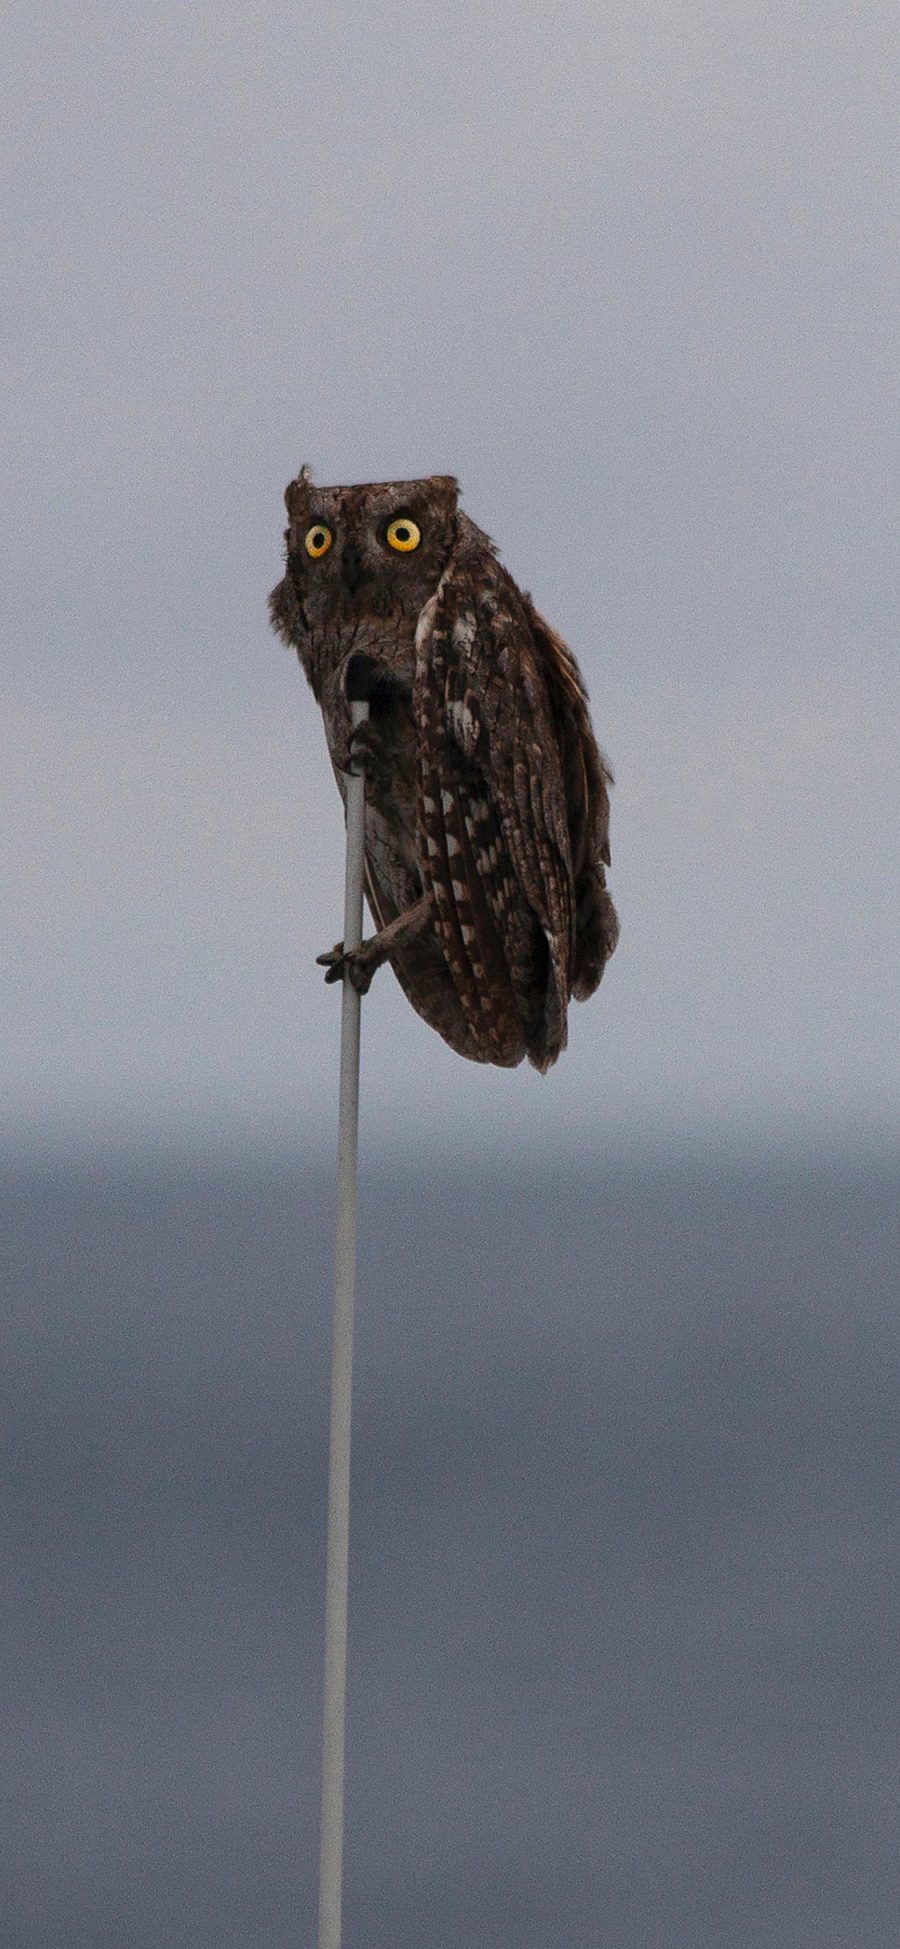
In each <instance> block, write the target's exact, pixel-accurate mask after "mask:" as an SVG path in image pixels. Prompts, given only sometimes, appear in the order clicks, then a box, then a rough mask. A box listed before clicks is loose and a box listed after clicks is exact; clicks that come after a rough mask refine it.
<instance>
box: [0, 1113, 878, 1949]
mask: <svg viewBox="0 0 900 1949" xmlns="http://www.w3.org/2000/svg"><path fill="white" fill-rule="evenodd" d="M331 1136H332V1132H331V1130H329V1131H328V1132H327V1133H323V1142H322V1145H321V1146H320V1150H321V1151H323V1152H324V1151H327V1152H328V1153H329V1154H328V1155H327V1156H325V1155H319V1154H317V1155H315V1156H313V1155H311V1154H310V1152H309V1150H307V1151H306V1152H305V1153H303V1152H302V1151H300V1150H299V1149H298V1150H297V1151H296V1152H295V1153H294V1154H293V1155H290V1156H282V1157H281V1158H280V1159H273V1158H272V1156H271V1155H270V1156H269V1157H268V1158H267V1157H266V1156H265V1155H264V1154H262V1153H261V1152H260V1151H259V1148H258V1147H257V1148H256V1151H255V1154H253V1155H252V1156H245V1157H244V1158H243V1160H242V1159H241V1158H240V1157H239V1156H237V1155H236V1154H232V1155H231V1157H224V1156H223V1155H222V1153H221V1152H220V1153H218V1154H217V1153H215V1152H214V1151H213V1150H212V1149H210V1148H204V1147H203V1146H202V1145H201V1146H198V1145H195V1144H194V1143H193V1142H192V1143H191V1145H186V1146H183V1147H182V1149H181V1150H180V1152H176V1150H175V1149H173V1148H171V1147H170V1148H169V1149H168V1151H167V1152H165V1153H164V1152H163V1151H162V1150H160V1149H159V1148H157V1149H156V1151H155V1152H154V1153H151V1154H150V1155H147V1156H144V1157H143V1159H142V1158H141V1156H140V1155H139V1153H138V1152H137V1151H136V1150H135V1149H133V1148H132V1150H131V1151H130V1152H129V1153H127V1154H126V1153H125V1152H124V1151H123V1152H122V1153H121V1154H120V1156H119V1158H118V1159H117V1160H116V1161H115V1162H112V1161H111V1160H110V1158H109V1156H106V1157H103V1156H101V1154H100V1153H99V1152H98V1151H97V1150H95V1151H94V1153H93V1154H92V1155H88V1156H86V1157H83V1158H82V1159H81V1161H80V1163H79V1161H78V1159H77V1157H76V1156H75V1155H74V1153H73V1152H72V1151H71V1149H70V1150H69V1151H68V1152H67V1153H66V1154H65V1155H63V1153H62V1152H60V1151H59V1149H58V1148H57V1149H56V1151H55V1152H54V1153H53V1154H51V1153H50V1152H49V1151H48V1153H47V1155H46V1156H45V1158H44V1160H43V1162H39V1163H36V1162H35V1161H34V1157H33V1155H32V1159H31V1161H30V1162H28V1161H26V1160H25V1158H24V1157H23V1156H21V1155H20V1156H19V1158H18V1159H17V1160H15V1159H11V1158H10V1156H9V1153H7V1155H6V1158H5V1160H4V1163H3V1167H2V1169H0V1205H2V1217H3V1224H2V1236H3V1260H4V1283H5V1286H6V1289H7V1292H8V1301H7V1306H6V1308H5V1311H4V1320H3V1329H2V1337H3V1351H2V1373H3V1391H4V1410H3V1427H4V1443H5V1448H6V1464H5V1470H4V1474H5V1481H6V1484H7V1493H6V1497H5V1522H6V1525H7V1530H8V1533H7V1535H6V1538H5V1545H4V1566H5V1572H4V1574H5V1579H6V1594H5V1603H4V1607H3V1624H2V1634H3V1647H2V1655H3V1659H4V1666H5V1669H6V1670H7V1672H8V1673H9V1675H10V1688H9V1689H10V1705H11V1710H10V1712H9V1714H8V1721H7V1728H6V1732H5V1735H4V1737H5V1742H6V1751H5V1755H4V1777H5V1780H6V1785H7V1795H8V1815H7V1826H8V1842H7V1846H6V1848H5V1851H4V1861H3V1866H2V1868H0V1902H2V1908H3V1912H4V1915H5V1917H6V1918H7V1920H6V1927H7V1935H6V1939H7V1940H8V1941H9V1942H10V1944H11V1945H13V1946H14V1949H48V1945H52V1949H82V1945H83V1944H84V1943H86V1942H90V1943H91V1944H92V1945H96V1949H121V1945H122V1944H123V1943H125V1942H127V1943H128V1944H129V1945H134V1949H151V1946H155V1945H156V1944H158V1943H159V1942H160V1941H161V1940H164V1941H165V1942H166V1943H169V1944H172V1945H173V1949H212V1946H213V1945H215V1946H216V1949H288V1945H289V1944H290V1945H293V1944H294V1943H296V1942H297V1941H298V1940H307V1941H312V1939H313V1937H314V1924H315V1901H316V1879H317V1867H318V1778H319V1774H318V1768H319V1710H320V1687H321V1627H322V1584H323V1556H324V1511H325V1476H326V1466H327V1394H328V1367H329V1351H330V1330H331V1321H330V1310H331V1252H332V1226H333V1209H334V1189H333V1159H332V1156H331V1154H330V1153H331V1149H332V1146H331ZM326 1139H327V1141H326ZM898 1162H900V1159H898V1158H896V1157H895V1159H894V1160H893V1162H892V1161H891V1159H890V1158H889V1156H888V1153H887V1151H886V1150H885V1151H884V1152H883V1153H882V1155H881V1158H880V1161H877V1162H876V1161H871V1162H866V1161H865V1160H864V1159H860V1158H852V1157H848V1156H844V1158H843V1159H841V1158H839V1157H836V1156H835V1155H834V1154H833V1153H832V1154H831V1155H830V1156H829V1155H828V1154H827V1152H826V1151H824V1150H823V1149H822V1147H821V1146H820V1147H818V1148H817V1149H816V1150H815V1151H814V1152H806V1153H802V1154H798V1155H797V1156H795V1157H794V1158H793V1159H791V1158H789V1157H786V1156H784V1155H781V1156H777V1155H769V1156H766V1155H765V1154H763V1153H761V1152H757V1154H756V1157H755V1160H751V1159H750V1158H749V1156H748V1155H747V1154H746V1153H745V1155H744V1156H743V1159H742V1160H741V1161H739V1162H736V1161H735V1158H734V1157H733V1156H732V1157H731V1158H729V1157H728V1156H727V1155H726V1154H725V1152H724V1151H723V1150H722V1148H721V1146H720V1147H719V1148H718V1149H717V1150H716V1151H715V1152H714V1153H711V1154H710V1156H708V1157H707V1159H706V1161H705V1162H703V1161H698V1160H697V1158H696V1157H695V1158H694V1159H693V1160H692V1159H689V1158H686V1157H685V1156H684V1155H682V1156H681V1157H680V1158H676V1157H675V1156H673V1153H672V1151H671V1149H669V1150H668V1151H667V1152H665V1153H662V1152H657V1155H656V1161H655V1163H652V1162H650V1161H649V1160H648V1158H647V1157H646V1156H644V1157H642V1158H631V1159H630V1160H629V1159H628V1158H627V1157H624V1156H620V1157H619V1158H618V1159H617V1160H615V1161H613V1160H612V1159H604V1158H603V1157H602V1156H595V1157H593V1158H591V1157H586V1156H585V1155H584V1154H583V1152H582V1154H581V1155H580V1156H579V1158H578V1159H577V1160H575V1159H573V1158H571V1157H569V1158H568V1159H567V1158H566V1157H565V1156H564V1155H560V1153H559V1152H558V1151H556V1152H551V1153H550V1154H548V1155H547V1156H545V1157H543V1158H540V1159H538V1158H537V1157H534V1156H532V1157H531V1158H530V1159H529V1160H527V1162H526V1160H525V1159H524V1157H523V1158H521V1159H511V1160H510V1162H509V1164H508V1166H507V1167H506V1168H505V1169H502V1170H501V1169H499V1168H497V1166H496V1160H495V1163H494V1168H490V1166H489V1164H488V1162H487V1161H486V1160H485V1159H483V1158H482V1159H481V1160H480V1162H479V1163H477V1164H476V1165H474V1166H473V1165H472V1163H471V1161H470V1162H469V1164H468V1165H466V1164H465V1163H464V1161H463V1160H462V1159H460V1158H459V1157H457V1159H456V1160H455V1162H454V1161H448V1160H446V1159H445V1160H443V1161H441V1160H440V1159H437V1158H434V1157H432V1158H430V1159H428V1158H419V1160H418V1162H417V1163H416V1162H414V1161H413V1160H412V1159H411V1158H410V1157H409V1156H408V1155H407V1157H406V1158H405V1160H404V1159H403V1158H402V1157H401V1156H400V1155H399V1154H395V1156H394V1158H393V1159H390V1158H389V1157H386V1156H385V1154H384V1152H383V1150H377V1151H376V1148H375V1146H370V1147H369V1148H366V1147H364V1152H363V1170H362V1177H361V1191H360V1263H359V1305H358V1322H357V1336H356V1356H355V1369H356V1372H355V1409H354V1456H353V1516H352V1542H351V1557H352V1564H351V1626H350V1673H349V1730H348V1808H347V1859H346V1876H347V1880H346V1923H345V1939H346V1942H347V1944H348V1949H355V1945H357V1944H358V1945H360V1949H362V1945H363V1944H365V1945H366V1949H421V1944H422V1943H423V1942H426V1941H429V1940H433V1941H435V1942H440V1943H441V1944H446V1945H447V1949H510V1945H511V1944H513V1943H515V1944H516V1945H517V1949H546V1945H547V1943H548V1942H551V1941H552V1942H559V1943H561V1944H565V1945H567V1949H570V1946H571V1949H589V1945H590V1949H594V1945H596V1943H597V1942H598V1940H608V1941H610V1942H614V1943H615V1944H616V1949H639V1946H640V1949H647V1945H650V1944H653V1945H657V1946H658V1949H759V1945H760V1943H762V1942H765V1943H766V1945H767V1949H824V1945H830V1949H847V1944H849V1943H857V1942H859V1943H865V1944H866V1945H867V1949H894V1945H895V1942H896V1916H897V1913H898V1904H900V1871H898V1864H897V1851H896V1845H895V1832H896V1828H895V1821H896V1751H897V1736H898V1731H900V1711H898V1705H897V1700H898V1696H900V1688H898V1676H900V1674H898V1658H897V1648H896V1628H895V1625H896V1616H897V1608H898V1599H900V1538H898V1529H897V1514H896V1512H897V1507H898V1490H900V1440H898V1436H900V1416H898V1405H897V1390H896V1374H897V1364H898V1354H900V1345H898V1341H900V1332H898V1318H897V1306H896V1268H897V1263H898V1248H900V1214H898V1201H897V1196H896V1182H897V1171H896V1165H897V1163H898Z"/></svg>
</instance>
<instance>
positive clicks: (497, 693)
mask: <svg viewBox="0 0 900 1949" xmlns="http://www.w3.org/2000/svg"><path fill="white" fill-rule="evenodd" d="M483 555H484V560H483V561H482V560H480V558H479V555H478V554H476V555H475V557H474V560H473V559H472V551H469V560H467V561H465V562H464V563H460V562H453V561H451V564H450V567H449V569H448V571H447V572H446V573H445V575H444V577H443V578H442V581H441V584H440V585H439V588H438V590H437V592H436V594H435V596H434V597H432V599H431V601H430V602H429V603H428V604H426V607H425V609H424V610H423V612H422V617H421V619H420V624H419V630H418V634H417V664H416V691H415V714H416V717H417V720H418V723H419V729H420V740H421V742H420V752H421V780H420V801H419V804H420V818H421V823H422V829H423V833H424V837H425V844H426V855H427V857H426V859H425V862H424V870H425V874H426V877H427V879H428V881H429V883H430V886H431V890H432V892H433V895H434V901H435V909H436V914H437V924H438V927H439V929H440V931H441V934H442V938H443V943H444V949H445V953H446V955H447V959H448V963H449V965H450V967H451V971H452V973H453V975H454V979H455V981H456V985H457V988H458V990H459V993H460V999H461V1001H462V1003H463V1006H464V1008H465V1009H466V1013H467V1015H468V1016H469V1018H470V1019H471V1020H472V1022H473V1025H474V1024H476V1023H477V1024H479V1025H480V1027H481V1030H482V1032H483V1033H484V1034H485V1035H486V1036H488V1037H489V1038H493V1039H496V1038H497V1037H498V1035H499V1036H500V1037H501V1039H502V1037H503V1036H505V1037H506V1038H507V1040H509V1039H510V1038H511V1036H512V1024H513V1023H515V1025H516V1033H517V1035H518V1037H519V1041H520V1052H521V1053H524V1052H525V1050H524V1047H522V1046H521V1045H522V1039H523V1037H524V1043H525V1045H527V1049H528V1053H529V1055H530V1056H531V1058H532V1060H533V1061H535V1062H536V1063H537V1065H538V1067H541V1068H545V1067H546V1066H547V1064H548V1063H549V1062H551V1061H553V1060H554V1058H555V1056H556V1055H557V1054H558V1053H559V1050H560V1049H561V1048H562V1047H563V1046H564V1043H565V1023H566V1008H567V1004H568V999H569V990H570V971H571V965H572V953H573V945H574V904H573V876H572V855H571V843H570V832H569V821H568V816H567V808H566V793H565V788H564V781H563V775H562V766H561V758H560V749H559V740H558V735H557V731H556V727H555V725H554V722H553V717H552V712H551V708H550V702H549V698H548V692H547V686H546V683H545V680H544V677H543V674H542V670H541V666H540V662H539V659H538V655H537V654H536V649H535V639H534V635H533V632H532V629H531V626H530V622H529V618H528V615H527V612H526V610H525V606H524V603H523V601H522V598H521V597H520V596H519V592H518V590H517V589H516V587H515V584H514V583H513V582H512V581H511V579H510V578H509V577H508V576H507V575H506V573H505V571H504V570H503V569H502V568H501V567H500V566H499V564H498V563H497V562H496V561H495V559H494V557H493V555H492V554H490V553H489V550H488V548H487V546H485V548H484V550H483ZM535 923H536V924H537V930H539V932H536V928H535ZM544 944H545V946H544ZM500 1059H503V1058H500ZM505 1059H506V1060H509V1059H510V1058H509V1057H507V1058H505ZM493 1060H498V1058H497V1057H494V1058H493ZM513 1060H515V1058H513Z"/></svg>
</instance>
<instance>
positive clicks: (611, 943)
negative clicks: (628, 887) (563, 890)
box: [572, 865, 619, 1002]
mask: <svg viewBox="0 0 900 1949" xmlns="http://www.w3.org/2000/svg"><path fill="white" fill-rule="evenodd" d="M618 938H619V920H618V915H617V913H616V910H615V907H614V906H613V903H612V900H611V899H610V896H609V893H608V892H607V888H606V874H605V873H604V871H603V868H602V866H599V865H593V866H588V867H586V868H585V871H584V872H583V873H580V874H579V876H578V879H577V881H576V883H575V958H574V963H573V967H572V994H573V996H574V997H575V1000H576V1001H578V1002H584V1001H587V998H588V996H589V995H592V994H593V992H594V989H595V988H596V987H597V985H598V983H599V981H600V978H601V976H602V974H603V970H604V968H605V966H606V963H607V961H608V960H609V957H610V955H611V954H612V953H613V952H614V950H615V945H616V942H617V940H618Z"/></svg>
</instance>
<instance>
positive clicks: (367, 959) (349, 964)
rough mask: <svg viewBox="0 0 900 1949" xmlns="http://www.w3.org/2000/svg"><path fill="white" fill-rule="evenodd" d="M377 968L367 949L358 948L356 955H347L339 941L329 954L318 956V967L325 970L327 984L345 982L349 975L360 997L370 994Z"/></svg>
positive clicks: (341, 942)
mask: <svg viewBox="0 0 900 1949" xmlns="http://www.w3.org/2000/svg"><path fill="white" fill-rule="evenodd" d="M377 966H378V963H377V961H376V962H375V963H374V965H373V963H372V958H371V956H370V955H368V954H367V953H366V951H365V948H357V950H356V952H355V953H353V952H351V953H350V954H345V953H344V943H343V941H338V942H337V943H336V944H335V946H334V947H332V948H329V951H328V953H327V954H317V955H316V967H317V968H324V969H325V980H326V981H327V982H333V981H343V979H344V976H345V974H348V975H349V976H350V980H351V982H352V983H353V986H354V988H355V989H356V992H357V994H358V995H367V994H368V992H369V988H370V986H371V982H372V976H373V974H374V973H375V968H376V967H377Z"/></svg>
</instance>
